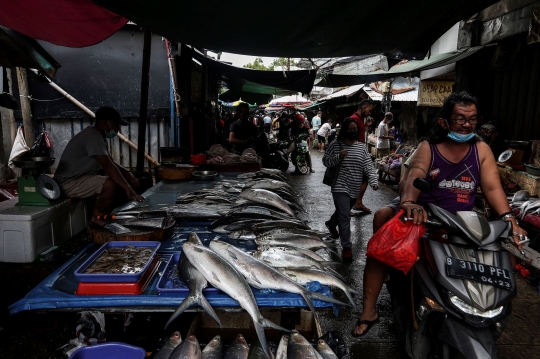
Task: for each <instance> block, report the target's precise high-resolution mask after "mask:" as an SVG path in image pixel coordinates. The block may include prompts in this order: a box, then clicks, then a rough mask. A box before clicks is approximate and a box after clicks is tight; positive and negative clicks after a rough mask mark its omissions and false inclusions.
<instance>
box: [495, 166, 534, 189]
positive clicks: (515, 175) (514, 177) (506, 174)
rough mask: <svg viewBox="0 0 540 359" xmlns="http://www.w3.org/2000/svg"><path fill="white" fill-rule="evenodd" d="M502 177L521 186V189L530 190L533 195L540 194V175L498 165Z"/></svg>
mask: <svg viewBox="0 0 540 359" xmlns="http://www.w3.org/2000/svg"><path fill="white" fill-rule="evenodd" d="M498 167H499V173H500V174H501V177H503V178H504V179H505V180H507V181H510V182H514V183H516V184H517V185H519V186H520V187H521V189H523V190H526V191H529V194H530V195H531V196H536V195H538V194H540V177H538V176H533V175H531V174H528V173H527V172H523V171H516V170H515V169H513V168H512V167H508V166H500V165H499V166H498Z"/></svg>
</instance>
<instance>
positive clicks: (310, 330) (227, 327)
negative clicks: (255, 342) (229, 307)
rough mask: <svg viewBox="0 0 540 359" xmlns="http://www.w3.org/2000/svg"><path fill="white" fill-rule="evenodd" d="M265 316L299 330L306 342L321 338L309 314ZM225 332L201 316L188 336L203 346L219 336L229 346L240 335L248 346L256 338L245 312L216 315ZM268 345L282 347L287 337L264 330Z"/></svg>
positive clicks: (290, 312)
mask: <svg viewBox="0 0 540 359" xmlns="http://www.w3.org/2000/svg"><path fill="white" fill-rule="evenodd" d="M261 313H262V315H263V316H264V317H265V318H267V319H269V320H271V321H273V322H274V323H276V324H278V325H281V326H283V327H285V328H287V329H291V330H292V329H296V330H297V331H298V332H299V333H300V334H302V335H303V336H304V337H305V338H306V339H308V340H310V339H318V338H320V337H321V336H322V330H321V326H320V324H319V321H318V320H317V319H316V318H315V317H314V316H313V313H312V312H310V311H306V310H281V309H263V310H261ZM217 315H218V317H219V320H220V321H221V324H222V328H220V327H219V326H218V325H217V323H216V322H215V321H214V320H213V319H212V318H210V316H208V314H206V313H198V314H197V315H196V317H195V319H194V320H193V322H192V323H191V327H190V328H189V332H188V335H192V334H193V335H195V336H196V337H197V339H198V340H199V342H200V343H208V342H209V341H210V340H212V338H213V337H214V336H216V335H220V336H221V340H223V341H224V342H225V343H227V344H228V343H230V342H231V341H232V340H233V339H234V338H236V335H237V334H242V335H243V336H244V337H245V338H246V340H247V341H248V343H250V342H251V340H252V339H253V338H255V337H256V336H257V334H256V332H255V329H254V328H253V321H252V319H251V317H250V316H249V314H248V313H247V312H245V311H235V312H225V311H217ZM264 332H265V335H266V340H267V341H272V342H275V343H276V344H277V343H279V340H280V339H281V336H282V335H283V334H285V333H283V332H281V331H278V330H275V329H270V328H266V329H265V330H264Z"/></svg>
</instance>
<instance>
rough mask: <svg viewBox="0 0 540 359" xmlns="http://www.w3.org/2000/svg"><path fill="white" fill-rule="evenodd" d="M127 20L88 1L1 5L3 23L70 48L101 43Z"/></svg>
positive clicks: (50, 0)
mask: <svg viewBox="0 0 540 359" xmlns="http://www.w3.org/2000/svg"><path fill="white" fill-rule="evenodd" d="M127 22H128V20H127V19H125V18H123V17H122V16H119V15H117V14H115V13H113V12H111V11H109V10H107V9H104V8H102V7H101V6H98V5H96V4H94V3H92V2H90V1H87V0H17V1H2V4H1V5H0V25H3V26H7V27H9V28H11V29H14V30H16V31H18V32H20V33H21V34H25V35H26V36H29V37H31V38H33V39H38V40H45V41H48V42H51V43H53V44H57V45H62V46H69V47H84V46H90V45H94V44H97V43H98V42H101V41H103V40H105V39H106V38H108V37H109V36H111V35H112V34H114V33H115V32H116V31H118V30H120V28H121V27H122V26H124V25H125V24H126V23H127Z"/></svg>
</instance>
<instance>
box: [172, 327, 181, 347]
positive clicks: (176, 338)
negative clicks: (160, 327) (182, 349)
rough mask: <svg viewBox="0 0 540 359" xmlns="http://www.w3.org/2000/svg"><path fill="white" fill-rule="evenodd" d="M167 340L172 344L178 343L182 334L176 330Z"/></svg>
mask: <svg viewBox="0 0 540 359" xmlns="http://www.w3.org/2000/svg"><path fill="white" fill-rule="evenodd" d="M169 340H170V342H171V343H172V344H174V345H178V344H180V343H182V335H180V332H179V331H178V330H177V331H175V332H174V333H172V334H171V337H170V338H169Z"/></svg>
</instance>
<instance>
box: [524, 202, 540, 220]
mask: <svg viewBox="0 0 540 359" xmlns="http://www.w3.org/2000/svg"><path fill="white" fill-rule="evenodd" d="M527 202H529V204H528V205H526V206H525V207H524V208H523V211H522V212H520V213H519V217H520V218H522V219H523V217H525V215H526V214H527V212H528V211H530V210H532V209H535V208H538V207H540V200H539V199H536V200H534V201H532V200H529V201H527ZM527 202H525V203H527ZM522 207H523V205H522ZM520 208H521V207H520Z"/></svg>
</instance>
